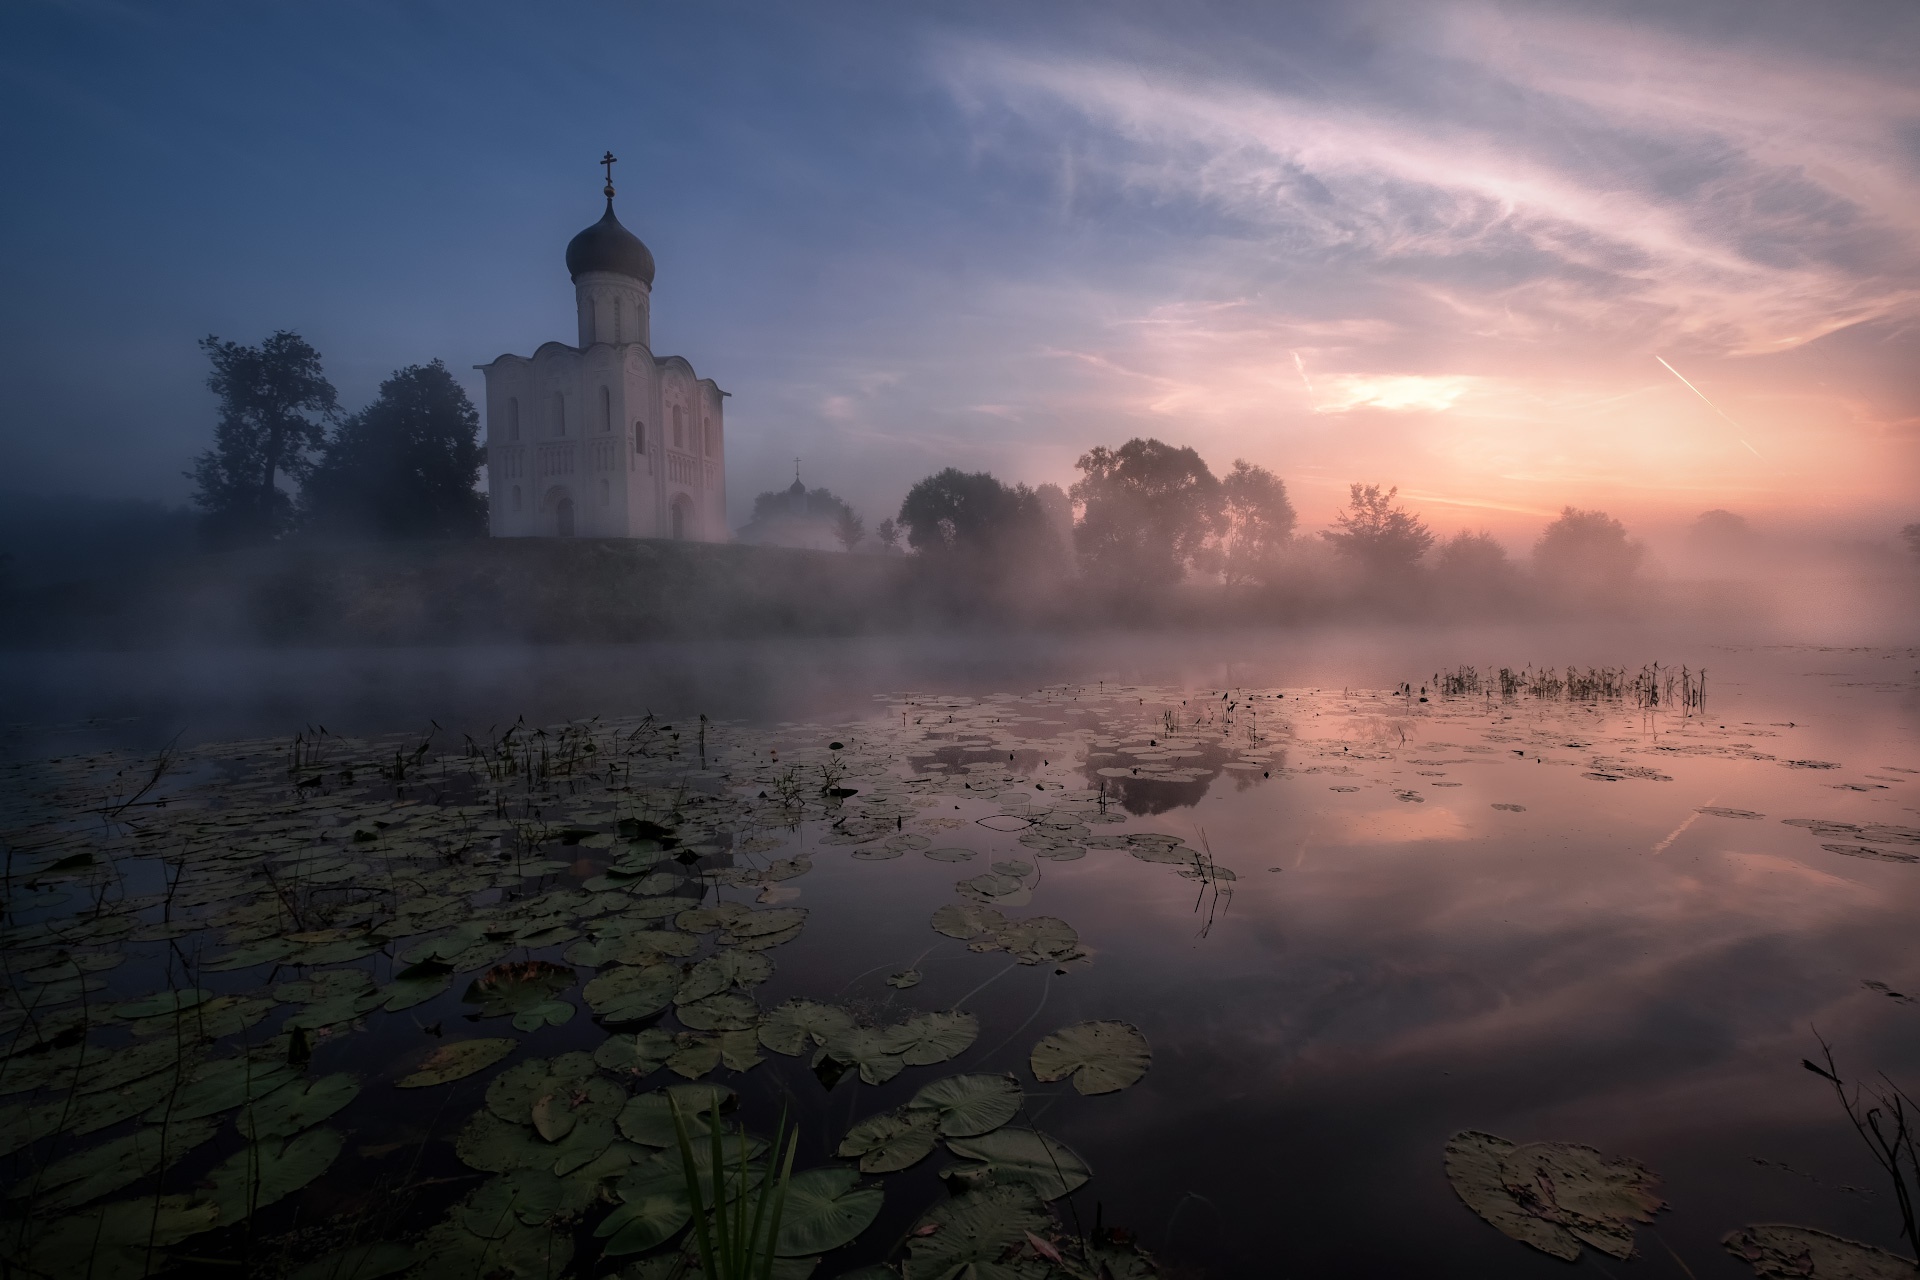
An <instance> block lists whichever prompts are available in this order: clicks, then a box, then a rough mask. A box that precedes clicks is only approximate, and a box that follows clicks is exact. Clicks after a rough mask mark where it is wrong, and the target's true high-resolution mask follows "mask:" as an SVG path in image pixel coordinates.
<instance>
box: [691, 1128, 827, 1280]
mask: <svg viewBox="0 0 1920 1280" xmlns="http://www.w3.org/2000/svg"><path fill="white" fill-rule="evenodd" d="M673 1130H674V1137H675V1139H676V1140H677V1141H678V1143H679V1146H680V1168H681V1170H682V1171H683V1172H684V1173H685V1175H686V1179H687V1197H688V1199H689V1200H691V1201H692V1204H693V1239H694V1246H695V1247H696V1248H697V1249H698V1250H699V1254H700V1271H701V1274H702V1276H704V1277H705V1280H770V1277H771V1276H772V1275H773V1266H774V1261H775V1254H774V1250H775V1249H776V1248H778V1246H779V1239H780V1220H781V1218H782V1217H784V1216H785V1214H786V1207H787V1187H788V1185H789V1184H790V1183H791V1182H792V1181H793V1157H794V1153H795V1151H796V1150H797V1149H798V1147H799V1141H800V1134H799V1130H797V1129H794V1130H789V1129H788V1128H787V1117H786V1113H785V1112H784V1111H782V1112H781V1114H780V1123H779V1124H778V1125H776V1126H775V1127H774V1131H773V1148H772V1150H771V1152H770V1153H769V1155H770V1158H769V1159H768V1161H767V1163H766V1166H765V1168H764V1169H762V1170H761V1173H760V1177H759V1179H758V1181H757V1182H756V1181H755V1180H754V1178H753V1177H752V1169H751V1167H750V1166H749V1164H748V1159H747V1148H748V1143H747V1140H746V1134H745V1133H744V1132H742V1133H741V1135H740V1142H739V1144H738V1153H739V1160H738V1162H737V1166H736V1167H735V1168H734V1169H733V1170H732V1171H731V1177H730V1176H729V1170H728V1169H727V1162H726V1152H725V1150H724V1144H723V1143H722V1141H721V1138H722V1136H723V1132H724V1126H723V1125H722V1124H721V1121H720V1116H719V1112H718V1109H717V1108H716V1109H715V1110H713V1111H710V1112H708V1113H707V1138H708V1141H709V1144H710V1145H709V1148H708V1150H709V1161H708V1165H707V1170H706V1178H705V1179H704V1180H703V1179H702V1176H701V1171H700V1167H699V1162H698V1161H697V1160H695V1159H694V1154H693V1139H692V1138H691V1137H690V1136H689V1135H688V1133H687V1123H686V1117H685V1116H683V1115H682V1114H681V1111H680V1105H679V1103H678V1102H677V1101H676V1102H675V1103H674V1104H673ZM782 1148H784V1151H783V1150H782ZM776 1166H777V1171H776ZM729 1182H731V1183H732V1185H731V1186H730V1185H729Z"/></svg>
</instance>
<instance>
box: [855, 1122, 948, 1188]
mask: <svg viewBox="0 0 1920 1280" xmlns="http://www.w3.org/2000/svg"><path fill="white" fill-rule="evenodd" d="M938 1123H939V1117H938V1116H937V1115H936V1114H934V1113H933V1112H931V1111H911V1110H902V1111H886V1112H882V1113H881V1114H880V1115H877V1116H868V1117H867V1118H866V1119H865V1120H862V1121H861V1122H860V1123H859V1124H856V1125H855V1126H853V1128H851V1129H849V1130H847V1136H846V1137H844V1138H842V1139H841V1140H840V1146H839V1147H838V1148H837V1149H836V1151H835V1154H836V1155H840V1156H844V1157H846V1158H847V1159H850V1160H858V1161H859V1162H860V1172H862V1173H898V1172H899V1171H900V1170H902V1169H909V1168H912V1167H913V1166H914V1165H916V1164H919V1163H920V1162H921V1161H922V1160H924V1159H926V1158H927V1157H928V1156H929V1155H931V1154H932V1153H933V1138H934V1128H935V1126H936V1125H937V1124H938Z"/></svg>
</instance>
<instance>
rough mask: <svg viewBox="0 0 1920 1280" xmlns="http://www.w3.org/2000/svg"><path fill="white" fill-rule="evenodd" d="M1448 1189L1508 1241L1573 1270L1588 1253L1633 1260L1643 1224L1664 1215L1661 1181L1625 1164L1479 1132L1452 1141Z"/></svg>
mask: <svg viewBox="0 0 1920 1280" xmlns="http://www.w3.org/2000/svg"><path fill="white" fill-rule="evenodd" d="M1446 1167H1447V1181H1449V1182H1451V1183H1452V1184H1453V1189H1454V1192H1455V1193H1456V1194H1457V1195H1459V1197H1460V1199H1461V1200H1462V1201H1464V1202H1465V1203H1466V1205H1467V1207H1468V1208H1470V1209H1472V1210H1473V1211H1474V1212H1475V1213H1477V1214H1479V1215H1480V1216H1481V1217H1482V1218H1485V1219H1486V1220H1487V1221H1488V1222H1490V1223H1492V1224H1493V1225H1494V1226H1495V1227H1498V1228H1499V1229H1500V1230H1501V1231H1502V1232H1503V1233H1505V1234H1506V1235H1508V1236H1511V1237H1512V1238H1513V1239H1515V1240H1518V1241H1520V1242H1521V1243H1522V1244H1528V1245H1532V1246H1533V1247H1534V1248H1536V1249H1538V1250H1540V1251H1541V1252H1542V1253H1547V1254H1551V1255H1553V1256H1554V1257H1556V1258H1560V1259H1562V1260H1563V1261H1566V1262H1574V1261H1577V1260H1578V1259H1579V1257H1580V1248H1581V1246H1582V1245H1587V1246H1590V1247H1592V1248H1594V1249H1598V1250H1599V1251H1600V1252H1602V1253H1605V1254H1608V1255H1609V1256H1611V1257H1615V1258H1623V1259H1624V1258H1629V1257H1632V1256H1633V1229H1634V1226H1635V1224H1637V1223H1642V1222H1651V1221H1653V1215H1654V1214H1655V1213H1657V1212H1658V1211H1659V1210H1660V1209H1661V1208H1662V1207H1663V1204H1662V1201H1661V1200H1660V1197H1659V1196H1657V1195H1656V1194H1655V1193H1654V1192H1655V1188H1656V1187H1658V1185H1659V1183H1658V1181H1657V1179H1655V1177H1654V1176H1653V1174H1651V1173H1649V1172H1648V1171H1647V1170H1646V1169H1645V1168H1644V1167H1642V1166H1641V1165H1640V1164H1638V1163H1637V1162H1635V1161H1633V1160H1629V1159H1627V1158H1626V1157H1624V1156H1607V1155H1602V1154H1601V1153H1600V1152H1598V1151H1595V1150H1594V1149H1593V1148H1592V1147H1583V1146H1579V1145H1576V1144H1574V1143H1570V1142H1529V1143H1526V1144H1524V1145H1517V1144H1515V1143H1512V1142H1509V1141H1507V1140H1506V1139H1505V1138H1496V1137H1494V1136H1493V1135H1492V1134H1490V1133H1476V1132H1473V1131H1471V1130H1467V1131H1463V1132H1461V1133H1456V1134H1454V1135H1453V1137H1452V1138H1450V1139H1448V1141H1447V1148H1446Z"/></svg>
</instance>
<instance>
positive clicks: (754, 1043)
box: [720, 1027, 766, 1071]
mask: <svg viewBox="0 0 1920 1280" xmlns="http://www.w3.org/2000/svg"><path fill="white" fill-rule="evenodd" d="M720 1061H722V1062H724V1063H725V1064H726V1065H727V1070H729V1071H751V1070H753V1069H754V1068H755V1067H757V1066H759V1065H760V1064H761V1063H763V1062H765V1061H766V1058H764V1057H762V1056H761V1054H760V1037H759V1034H758V1033H757V1032H756V1031H755V1029H754V1028H752V1027H741V1028H740V1029H738V1030H736V1031H722V1032H721V1033H720Z"/></svg>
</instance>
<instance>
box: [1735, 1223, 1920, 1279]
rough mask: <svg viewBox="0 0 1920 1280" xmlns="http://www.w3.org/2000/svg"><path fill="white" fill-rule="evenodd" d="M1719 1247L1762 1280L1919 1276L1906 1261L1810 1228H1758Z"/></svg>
mask: <svg viewBox="0 0 1920 1280" xmlns="http://www.w3.org/2000/svg"><path fill="white" fill-rule="evenodd" d="M1720 1243H1721V1245H1722V1246H1723V1247H1725V1249H1726V1251H1727V1252H1728V1253H1731V1254H1732V1255H1733V1256H1734V1257H1736V1258H1739V1259H1740V1260H1741V1261H1742V1262H1746V1263H1750V1264H1751V1265H1752V1267H1753V1271H1754V1274H1755V1275H1757V1276H1761V1277H1763V1278H1764V1280H1911V1278H1912V1276H1913V1274H1914V1273H1915V1271H1920V1266H1916V1264H1915V1263H1914V1262H1913V1260H1912V1259H1910V1258H1902V1257H1899V1256H1897V1255H1895V1254H1891V1253H1888V1252H1887V1251H1886V1250H1885V1249H1876V1248H1874V1247H1873V1246H1872V1245H1866V1244H1860V1243H1858V1242H1856V1241H1853V1240H1843V1239H1841V1238H1840V1237H1839V1236H1834V1235H1828V1234H1827V1233H1826V1232H1824V1231H1815V1230H1814V1229H1813V1228H1811V1227H1790V1226H1785V1225H1782V1224H1778V1223H1762V1224H1760V1225H1758V1226H1751V1227H1742V1228H1740V1229H1739V1230H1738V1231H1732V1232H1729V1233H1727V1236H1726V1238H1725V1239H1723V1240H1722V1241H1721V1242H1720Z"/></svg>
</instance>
